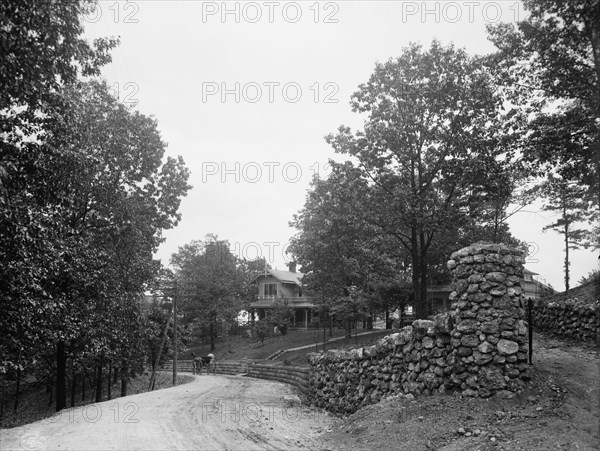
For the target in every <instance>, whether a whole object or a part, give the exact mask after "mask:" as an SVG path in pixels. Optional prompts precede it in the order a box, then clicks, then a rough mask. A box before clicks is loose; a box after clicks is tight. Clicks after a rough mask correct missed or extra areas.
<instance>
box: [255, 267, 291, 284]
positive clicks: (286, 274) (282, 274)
mask: <svg viewBox="0 0 600 451" xmlns="http://www.w3.org/2000/svg"><path fill="white" fill-rule="evenodd" d="M266 274H267V275H271V276H273V277H275V278H276V279H277V280H279V281H280V282H281V283H293V284H295V285H298V286H302V282H301V279H302V276H303V274H302V273H299V272H291V271H282V270H280V269H267V270H266ZM261 277H265V274H261V275H259V276H257V277H255V278H254V280H253V281H252V282H256V281H257V280H258V279H259V278H261Z"/></svg>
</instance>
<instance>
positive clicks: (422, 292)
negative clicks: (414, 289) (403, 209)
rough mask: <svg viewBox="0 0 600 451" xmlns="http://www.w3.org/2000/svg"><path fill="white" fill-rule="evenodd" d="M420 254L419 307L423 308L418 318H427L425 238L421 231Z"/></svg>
mask: <svg viewBox="0 0 600 451" xmlns="http://www.w3.org/2000/svg"><path fill="white" fill-rule="evenodd" d="M420 239H421V248H420V251H421V255H420V259H419V260H420V261H419V273H420V274H419V276H420V282H421V290H420V298H421V303H420V304H421V308H422V309H423V310H422V312H421V316H419V319H427V316H428V315H429V305H428V304H429V303H428V302H427V254H426V251H425V238H424V236H423V233H422V232H421V237H420Z"/></svg>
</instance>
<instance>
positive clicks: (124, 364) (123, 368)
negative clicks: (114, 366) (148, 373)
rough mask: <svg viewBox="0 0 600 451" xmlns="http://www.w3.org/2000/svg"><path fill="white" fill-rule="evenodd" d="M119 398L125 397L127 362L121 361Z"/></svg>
mask: <svg viewBox="0 0 600 451" xmlns="http://www.w3.org/2000/svg"><path fill="white" fill-rule="evenodd" d="M121 396H127V360H125V359H123V360H122V361H121Z"/></svg>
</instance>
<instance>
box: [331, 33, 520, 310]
mask: <svg viewBox="0 0 600 451" xmlns="http://www.w3.org/2000/svg"><path fill="white" fill-rule="evenodd" d="M492 82H493V80H492V77H491V75H490V73H489V69H488V68H487V67H486V66H485V65H484V61H483V60H481V59H477V58H472V57H469V56H468V55H467V54H466V53H465V52H464V51H463V50H457V49H455V48H454V47H452V46H448V47H443V46H442V45H441V44H439V43H438V42H437V41H434V42H433V43H432V45H431V48H430V49H429V50H428V51H424V50H423V49H422V48H421V46H419V45H414V44H413V45H411V46H410V47H409V48H407V49H405V50H404V52H403V54H402V55H401V56H400V57H399V58H397V59H395V60H390V61H388V62H387V63H384V64H377V65H376V67H375V72H374V74H373V75H372V76H371V78H370V80H369V82H368V83H366V84H362V85H360V86H359V91H357V92H356V93H355V94H354V95H353V96H352V100H351V105H352V109H353V110H354V111H356V112H359V113H366V114H367V119H366V122H365V126H364V131H358V132H356V133H352V132H351V131H350V129H349V128H347V127H340V128H339V131H338V133H337V134H336V135H329V136H328V138H327V141H328V142H329V143H330V144H331V145H332V147H333V148H334V149H335V151H336V152H338V153H341V154H346V155H349V156H350V157H352V158H353V160H351V161H353V162H351V163H348V162H347V163H346V164H345V165H346V166H348V164H350V167H349V168H348V171H346V172H347V173H348V174H350V175H349V177H350V178H351V179H353V180H356V182H355V183H354V185H355V186H358V187H359V188H357V189H362V191H363V192H367V193H368V196H367V197H365V196H362V201H361V202H359V203H357V204H355V205H353V209H352V212H353V214H354V215H355V216H356V217H357V218H360V220H361V221H362V222H363V223H365V224H369V225H370V226H371V227H374V228H375V229H376V230H377V231H378V232H379V233H385V234H388V235H390V236H393V237H395V239H396V240H397V242H398V243H399V244H400V245H401V246H402V247H403V248H404V249H405V250H406V251H407V252H408V253H409V255H410V257H411V268H410V269H411V272H412V285H413V290H414V293H415V305H416V313H417V316H418V317H419V318H423V317H425V316H426V315H427V307H426V296H427V294H426V288H427V275H428V263H429V262H428V254H429V251H430V249H431V246H432V243H433V242H434V241H433V240H434V237H436V235H440V234H444V233H446V232H448V231H450V230H453V229H456V228H460V227H461V226H462V224H463V223H465V222H470V218H473V217H477V216H478V214H479V213H480V212H481V211H483V208H484V206H485V202H484V200H485V198H487V197H489V196H492V195H493V194H494V192H495V190H497V189H498V188H500V187H501V186H499V185H498V184H496V183H493V178H492V177H491V176H490V174H496V173H504V172H505V171H506V170H507V167H508V165H509V163H510V160H509V159H504V160H502V159H501V158H500V155H501V154H502V153H503V150H504V145H503V142H502V139H503V136H502V134H501V132H502V129H501V126H500V123H501V115H500V108H499V107H500V104H501V99H500V97H499V96H498V95H497V94H496V92H495V88H494V86H493V83H492ZM356 171H358V176H357V175H356V174H355V172H356ZM365 187H366V189H365Z"/></svg>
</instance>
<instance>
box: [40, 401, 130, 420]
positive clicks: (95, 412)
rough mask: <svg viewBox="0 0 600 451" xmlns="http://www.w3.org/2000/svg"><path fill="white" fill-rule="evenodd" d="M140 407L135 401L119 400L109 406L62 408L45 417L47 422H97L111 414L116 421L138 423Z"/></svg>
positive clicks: (94, 405) (88, 405) (90, 405)
mask: <svg viewBox="0 0 600 451" xmlns="http://www.w3.org/2000/svg"><path fill="white" fill-rule="evenodd" d="M139 410H140V408H139V406H138V405H137V404H136V403H135V402H131V401H128V402H125V403H119V402H118V401H115V402H113V403H112V404H110V405H109V406H108V409H107V408H106V406H104V410H103V406H102V405H100V404H87V405H85V406H78V407H73V408H71V409H65V410H61V411H60V412H59V413H58V414H56V415H54V416H52V417H50V418H45V419H44V420H43V421H44V422H45V423H59V422H61V421H62V422H65V421H66V422H67V423H78V422H79V421H80V420H83V421H84V422H86V423H97V422H98V421H100V419H101V418H102V416H103V415H109V417H110V418H111V419H112V421H113V422H115V423H138V422H139V419H138V418H137V414H138V412H139Z"/></svg>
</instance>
